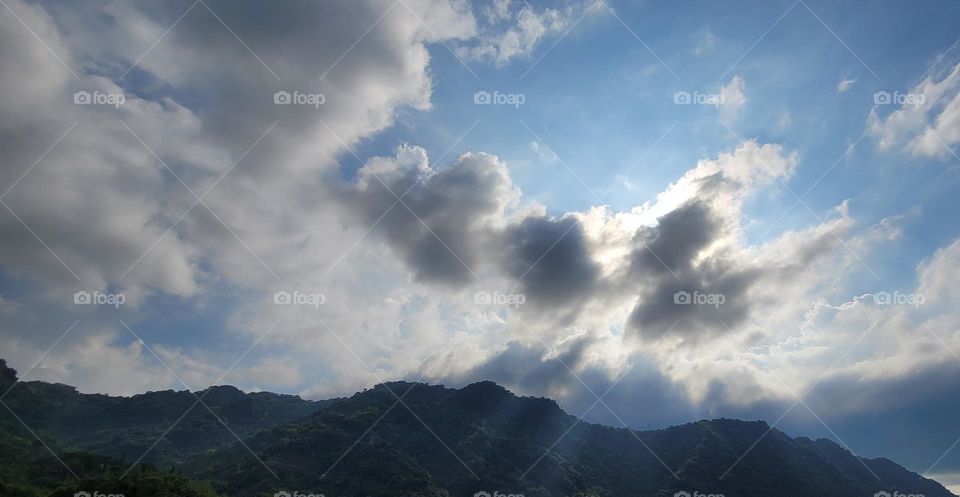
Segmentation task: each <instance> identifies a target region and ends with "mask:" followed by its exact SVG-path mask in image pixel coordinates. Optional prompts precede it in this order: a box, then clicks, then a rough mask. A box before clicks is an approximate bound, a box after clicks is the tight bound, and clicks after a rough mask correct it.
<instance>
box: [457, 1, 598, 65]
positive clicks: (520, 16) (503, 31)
mask: <svg viewBox="0 0 960 497" xmlns="http://www.w3.org/2000/svg"><path fill="white" fill-rule="evenodd" d="M520 3H521V2H513V1H510V0H497V1H494V2H493V3H492V4H491V5H489V6H485V7H482V8H481V11H482V13H483V15H482V16H481V17H483V18H485V19H486V21H487V24H486V25H485V26H483V27H482V28H481V32H480V34H479V36H478V37H477V39H476V40H475V41H470V42H469V43H463V44H461V45H460V46H459V47H457V49H456V52H457V54H458V55H459V56H461V57H463V58H465V59H469V60H482V61H490V62H492V63H494V64H495V65H496V66H498V67H499V66H503V65H506V64H507V63H508V62H509V61H510V60H511V59H514V58H520V57H529V56H530V54H531V53H533V50H534V49H535V48H536V46H537V44H538V43H540V41H541V40H543V39H544V38H546V37H547V36H551V35H555V34H559V33H562V32H564V31H566V30H567V29H569V28H570V27H571V26H573V24H574V23H575V22H577V20H579V19H580V18H582V17H583V16H585V15H588V14H589V13H591V12H596V11H598V10H600V8H601V7H602V6H603V5H604V4H603V2H602V1H599V0H581V1H566V2H563V6H562V7H560V8H556V9H554V8H544V9H541V10H537V9H535V8H534V7H533V6H532V5H530V4H529V3H526V2H523V5H522V6H519V4H520Z"/></svg>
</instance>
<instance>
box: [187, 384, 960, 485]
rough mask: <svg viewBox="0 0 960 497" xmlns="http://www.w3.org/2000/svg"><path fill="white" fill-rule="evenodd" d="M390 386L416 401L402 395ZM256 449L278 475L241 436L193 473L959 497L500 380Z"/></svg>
mask: <svg viewBox="0 0 960 497" xmlns="http://www.w3.org/2000/svg"><path fill="white" fill-rule="evenodd" d="M391 390H392V391H393V392H394V393H395V394H396V395H397V396H402V397H403V402H404V403H405V404H406V405H407V406H409V407H410V410H408V409H407V408H406V407H405V406H404V405H403V404H396V397H394V395H393V394H392V393H391ZM395 404H396V405H395ZM411 411H412V413H411ZM371 425H375V426H374V427H373V428H372V429H371V428H370V427H371ZM438 439H439V440H438ZM758 439H759V440H760V441H759V443H756V445H755V446H754V443H755V442H756V441H757V440H758ZM441 441H442V442H441ZM248 446H249V447H250V448H251V449H252V450H253V451H254V452H256V453H257V455H258V457H259V458H260V459H261V460H262V461H263V462H264V463H265V464H266V465H267V466H268V467H270V468H271V470H272V471H274V472H276V473H277V475H278V476H279V482H278V480H276V479H274V478H273V477H272V476H271V475H270V474H269V472H268V471H267V470H266V469H264V468H263V466H261V464H260V462H258V461H257V460H256V459H255V458H253V456H251V455H250V453H249V452H248V451H247V449H246V448H242V447H237V446H232V447H229V448H225V449H222V450H220V451H217V452H216V453H214V454H211V455H208V456H201V457H197V458H193V459H191V460H190V461H188V463H187V464H186V466H185V467H184V470H185V472H186V473H188V474H191V475H193V476H194V477H197V478H200V479H205V480H211V481H212V482H213V485H214V487H215V488H217V489H218V490H220V491H223V492H225V493H227V494H228V495H237V496H248V495H249V496H253V495H265V494H270V493H272V492H274V491H276V490H279V489H282V488H290V489H300V490H301V491H303V492H311V493H323V494H326V495H370V496H379V495H383V496H386V495H396V492H397V491H399V490H402V493H403V494H404V495H447V494H449V495H472V494H474V493H475V492H478V491H481V490H485V491H488V492H490V493H491V494H492V493H493V491H498V492H501V493H505V494H510V493H513V494H523V495H525V496H527V497H530V496H534V497H536V496H559V495H597V496H601V495H602V496H622V495H664V496H672V495H674V494H675V493H676V492H679V491H687V492H689V493H691V494H693V493H694V492H695V491H696V492H701V493H713V494H718V493H722V494H724V495H730V496H744V497H750V496H758V497H760V496H764V497H769V496H771V495H776V496H794V495H795V496H809V495H818V496H822V497H831V496H836V497H841V496H843V497H849V496H861V495H862V496H871V495H873V494H874V493H876V492H878V491H880V490H887V491H889V492H891V493H892V492H893V491H895V490H896V491H900V492H903V493H914V494H916V493H923V494H924V495H925V497H948V496H951V495H952V494H950V493H949V492H948V491H947V490H946V489H945V488H943V487H942V486H941V485H939V484H938V483H936V482H934V481H932V480H926V479H923V478H921V477H920V476H919V475H915V474H913V473H911V472H909V471H907V470H905V469H903V468H901V467H899V466H897V465H895V464H893V463H890V462H889V461H886V460H869V459H861V458H858V457H856V456H854V455H853V454H850V453H849V452H848V451H846V450H845V449H843V448H842V447H840V446H838V445H836V444H834V443H833V442H830V441H827V440H818V441H816V442H814V441H810V440H808V439H804V438H798V439H793V438H791V437H789V436H788V435H786V434H784V433H783V432H780V431H779V430H775V429H770V427H769V426H768V425H767V424H766V423H764V422H760V421H757V422H744V421H736V420H726V419H719V420H712V421H700V422H697V423H690V424H686V425H682V426H677V427H672V428H669V429H666V430H657V431H648V432H635V431H629V430H626V429H616V428H610V427H606V426H600V425H592V424H587V423H578V422H577V420H576V418H575V417H573V416H570V415H568V414H566V413H564V412H563V411H562V410H561V409H560V407H559V406H557V404H556V403H554V402H553V401H551V400H548V399H540V398H524V397H517V396H515V395H513V394H512V393H510V392H508V391H506V390H504V389H503V388H502V387H499V386H497V385H495V384H493V383H490V382H482V383H477V384H473V385H470V386H467V387H465V388H463V389H460V390H453V389H447V388H443V387H439V386H429V385H423V384H411V383H402V382H398V383H389V384H385V385H378V386H377V387H375V388H373V389H371V390H367V391H364V392H361V393H358V394H356V395H354V396H353V397H351V398H349V399H345V400H341V401H339V402H336V403H334V404H332V405H330V406H329V407H328V408H327V409H324V410H322V411H319V412H317V413H315V414H314V415H312V416H310V417H308V418H306V419H304V420H301V421H297V422H294V423H289V424H286V425H284V426H281V427H278V428H275V429H273V430H268V431H265V432H261V433H259V434H257V435H255V436H254V437H252V438H251V439H250V440H248ZM751 446H753V448H752V449H751ZM446 447H449V448H450V449H451V450H450V451H448V450H447V448H446ZM548 449H549V451H548ZM451 451H452V452H451ZM345 453H346V455H344V454H345ZM745 453H746V456H743V457H742V459H741V455H743V454H745ZM454 454H455V455H454ZM738 459H740V460H739V462H737V461H738ZM730 468H732V469H730ZM728 469H730V471H729V472H728V471H727V470H728ZM724 473H727V474H726V475H725V476H724ZM874 473H875V475H874ZM674 474H675V475H676V476H674ZM721 476H723V478H722V479H721ZM281 483H282V485H281Z"/></svg>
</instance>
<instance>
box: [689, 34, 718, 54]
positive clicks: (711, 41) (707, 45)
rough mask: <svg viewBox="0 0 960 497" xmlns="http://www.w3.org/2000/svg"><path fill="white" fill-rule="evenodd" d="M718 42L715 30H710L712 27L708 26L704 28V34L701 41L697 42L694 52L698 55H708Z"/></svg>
mask: <svg viewBox="0 0 960 497" xmlns="http://www.w3.org/2000/svg"><path fill="white" fill-rule="evenodd" d="M716 44H717V37H716V36H715V35H714V34H713V31H710V28H706V29H704V30H703V36H701V38H700V42H699V43H697V47H696V48H695V49H694V50H693V53H695V54H697V55H707V54H709V53H710V52H713V49H714V47H715V46H716Z"/></svg>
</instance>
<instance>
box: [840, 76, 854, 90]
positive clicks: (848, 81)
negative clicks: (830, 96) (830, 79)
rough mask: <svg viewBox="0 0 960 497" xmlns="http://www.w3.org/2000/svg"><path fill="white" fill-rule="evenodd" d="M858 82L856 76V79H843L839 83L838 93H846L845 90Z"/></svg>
mask: <svg viewBox="0 0 960 497" xmlns="http://www.w3.org/2000/svg"><path fill="white" fill-rule="evenodd" d="M856 82H857V79H856V78H854V79H841V80H840V82H839V83H837V93H844V92H845V91H847V90H849V89H850V88H852V87H853V85H854V83H856Z"/></svg>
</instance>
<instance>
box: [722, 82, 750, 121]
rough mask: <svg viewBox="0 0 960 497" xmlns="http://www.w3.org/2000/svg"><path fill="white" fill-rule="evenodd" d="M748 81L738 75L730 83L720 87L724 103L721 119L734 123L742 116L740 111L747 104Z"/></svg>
mask: <svg viewBox="0 0 960 497" xmlns="http://www.w3.org/2000/svg"><path fill="white" fill-rule="evenodd" d="M744 90H746V81H744V79H743V77H742V76H740V75H736V76H734V77H733V79H731V80H730V82H729V83H727V84H725V85H723V86H722V87H720V95H721V96H722V97H723V103H722V104H721V105H720V118H721V119H723V120H724V121H726V122H728V123H732V122H733V121H734V120H736V119H737V116H738V115H739V114H740V109H741V108H743V105H744V104H746V103H747V96H746V94H745V93H744Z"/></svg>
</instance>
